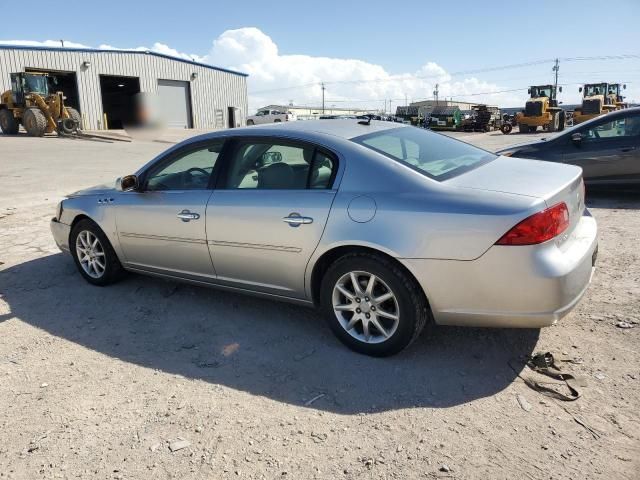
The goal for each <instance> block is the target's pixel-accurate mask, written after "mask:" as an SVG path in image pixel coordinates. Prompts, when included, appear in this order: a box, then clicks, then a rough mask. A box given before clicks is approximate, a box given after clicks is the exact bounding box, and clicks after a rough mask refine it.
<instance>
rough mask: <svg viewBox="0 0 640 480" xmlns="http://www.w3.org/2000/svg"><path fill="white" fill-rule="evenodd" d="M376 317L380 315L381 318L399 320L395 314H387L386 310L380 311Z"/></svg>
mask: <svg viewBox="0 0 640 480" xmlns="http://www.w3.org/2000/svg"><path fill="white" fill-rule="evenodd" d="M376 315H378V316H379V317H384V318H389V319H391V320H398V318H399V317H398V315H396V314H395V313H389V312H385V311H384V310H380V309H378V310H377V311H376Z"/></svg>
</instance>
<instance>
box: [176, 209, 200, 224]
mask: <svg viewBox="0 0 640 480" xmlns="http://www.w3.org/2000/svg"><path fill="white" fill-rule="evenodd" d="M178 218H179V219H180V220H182V221H183V222H190V221H191V220H198V219H199V218H200V214H199V213H195V212H190V211H189V210H182V211H181V212H180V213H179V214H178Z"/></svg>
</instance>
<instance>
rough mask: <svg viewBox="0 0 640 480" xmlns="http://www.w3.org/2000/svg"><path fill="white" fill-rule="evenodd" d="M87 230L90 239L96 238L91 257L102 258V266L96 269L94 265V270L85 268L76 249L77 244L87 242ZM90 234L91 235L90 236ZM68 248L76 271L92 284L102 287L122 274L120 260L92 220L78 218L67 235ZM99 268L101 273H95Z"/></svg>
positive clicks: (82, 244) (116, 279)
mask: <svg viewBox="0 0 640 480" xmlns="http://www.w3.org/2000/svg"><path fill="white" fill-rule="evenodd" d="M87 232H88V233H89V238H90V239H93V238H96V239H97V240H98V244H97V245H96V247H94V248H93V251H94V252H95V253H96V255H93V257H94V258H96V259H99V258H103V259H104V260H103V265H104V268H100V266H98V267H97V269H95V268H96V267H94V269H95V270H94V269H92V268H89V269H88V270H87V269H85V266H83V264H81V261H80V259H79V258H78V254H79V253H80V252H79V251H78V245H80V246H81V247H83V248H84V245H86V244H87V242H86V240H87V237H86V234H87ZM91 235H92V236H93V237H91ZM78 237H81V239H78ZM69 250H71V256H72V257H73V261H74V262H75V264H76V267H77V268H78V271H79V272H80V274H81V275H82V276H83V278H84V279H85V280H86V281H87V282H89V283H91V284H92V285H97V286H99V287H103V286H105V285H109V284H111V283H114V282H117V281H118V280H120V279H121V278H122V276H123V275H124V269H123V268H122V265H121V264H120V260H119V259H118V256H117V255H116V252H115V250H114V249H113V247H112V246H111V243H110V242H109V239H108V238H107V236H106V235H105V234H104V232H103V231H102V230H101V229H100V227H99V226H98V225H97V224H96V223H95V222H94V221H92V220H89V219H84V220H80V221H79V222H78V223H77V224H76V225H75V226H74V227H73V229H72V230H71V235H70V236H69ZM99 270H102V272H101V274H99V275H96V274H97V273H99ZM92 273H93V274H92Z"/></svg>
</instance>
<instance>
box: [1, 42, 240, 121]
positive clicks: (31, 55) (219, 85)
mask: <svg viewBox="0 0 640 480" xmlns="http://www.w3.org/2000/svg"><path fill="white" fill-rule="evenodd" d="M86 61H88V62H91V66H90V67H88V68H84V67H83V66H82V64H83V63H84V62H86ZM29 68H33V69H38V68H41V69H43V70H60V71H66V72H75V74H76V78H77V80H78V97H79V99H80V110H81V112H82V117H83V123H84V128H85V129H101V128H102V123H103V122H102V114H103V111H102V97H101V93H100V80H99V76H100V75H122V76H128V77H138V78H139V79H140V90H141V91H142V92H148V93H156V92H157V89H158V80H182V81H188V82H190V84H191V107H192V108H191V111H192V115H193V126H194V128H199V129H216V128H225V127H226V126H227V121H228V107H237V108H238V109H239V110H240V112H241V113H242V123H243V124H244V119H245V118H246V115H247V109H248V104H247V82H246V77H245V76H244V75H240V74H235V73H230V72H226V71H223V70H217V69H214V68H209V67H206V66H201V65H198V64H194V63H189V62H183V61H179V60H174V59H171V58H166V57H163V56H158V55H154V54H147V53H143V52H141V53H132V52H115V51H77V50H68V51H67V50H63V49H60V50H48V49H24V48H19V49H14V48H0V92H4V91H5V90H8V89H10V88H11V82H10V77H9V74H10V73H13V72H22V71H24V70H25V69H29ZM193 73H197V78H196V79H194V80H192V74H193ZM216 110H218V112H217V114H216ZM220 110H222V117H221V116H220ZM216 118H217V119H218V120H217V122H216ZM221 119H222V121H221Z"/></svg>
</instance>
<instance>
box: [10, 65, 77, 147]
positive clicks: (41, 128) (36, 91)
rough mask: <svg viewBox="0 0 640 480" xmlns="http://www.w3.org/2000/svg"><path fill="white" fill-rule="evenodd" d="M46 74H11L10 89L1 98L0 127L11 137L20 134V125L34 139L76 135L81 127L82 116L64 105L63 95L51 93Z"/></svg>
mask: <svg viewBox="0 0 640 480" xmlns="http://www.w3.org/2000/svg"><path fill="white" fill-rule="evenodd" d="M50 80H52V83H55V78H51V77H49V75H48V74H46V73H25V72H20V73H12V74H11V90H7V91H6V92H4V93H3V94H2V95H0V128H1V129H2V132H3V133H5V134H8V135H15V134H17V133H18V129H19V127H20V124H22V126H23V127H24V129H25V130H26V131H27V134H28V135H30V136H32V137H42V136H43V135H44V134H45V133H53V132H57V133H58V134H62V135H63V134H74V133H77V132H78V129H79V128H80V127H81V124H82V118H81V117H80V113H79V112H78V111H77V110H76V109H74V108H70V107H66V106H65V105H64V100H65V97H64V95H63V94H62V92H55V93H52V92H50Z"/></svg>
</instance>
